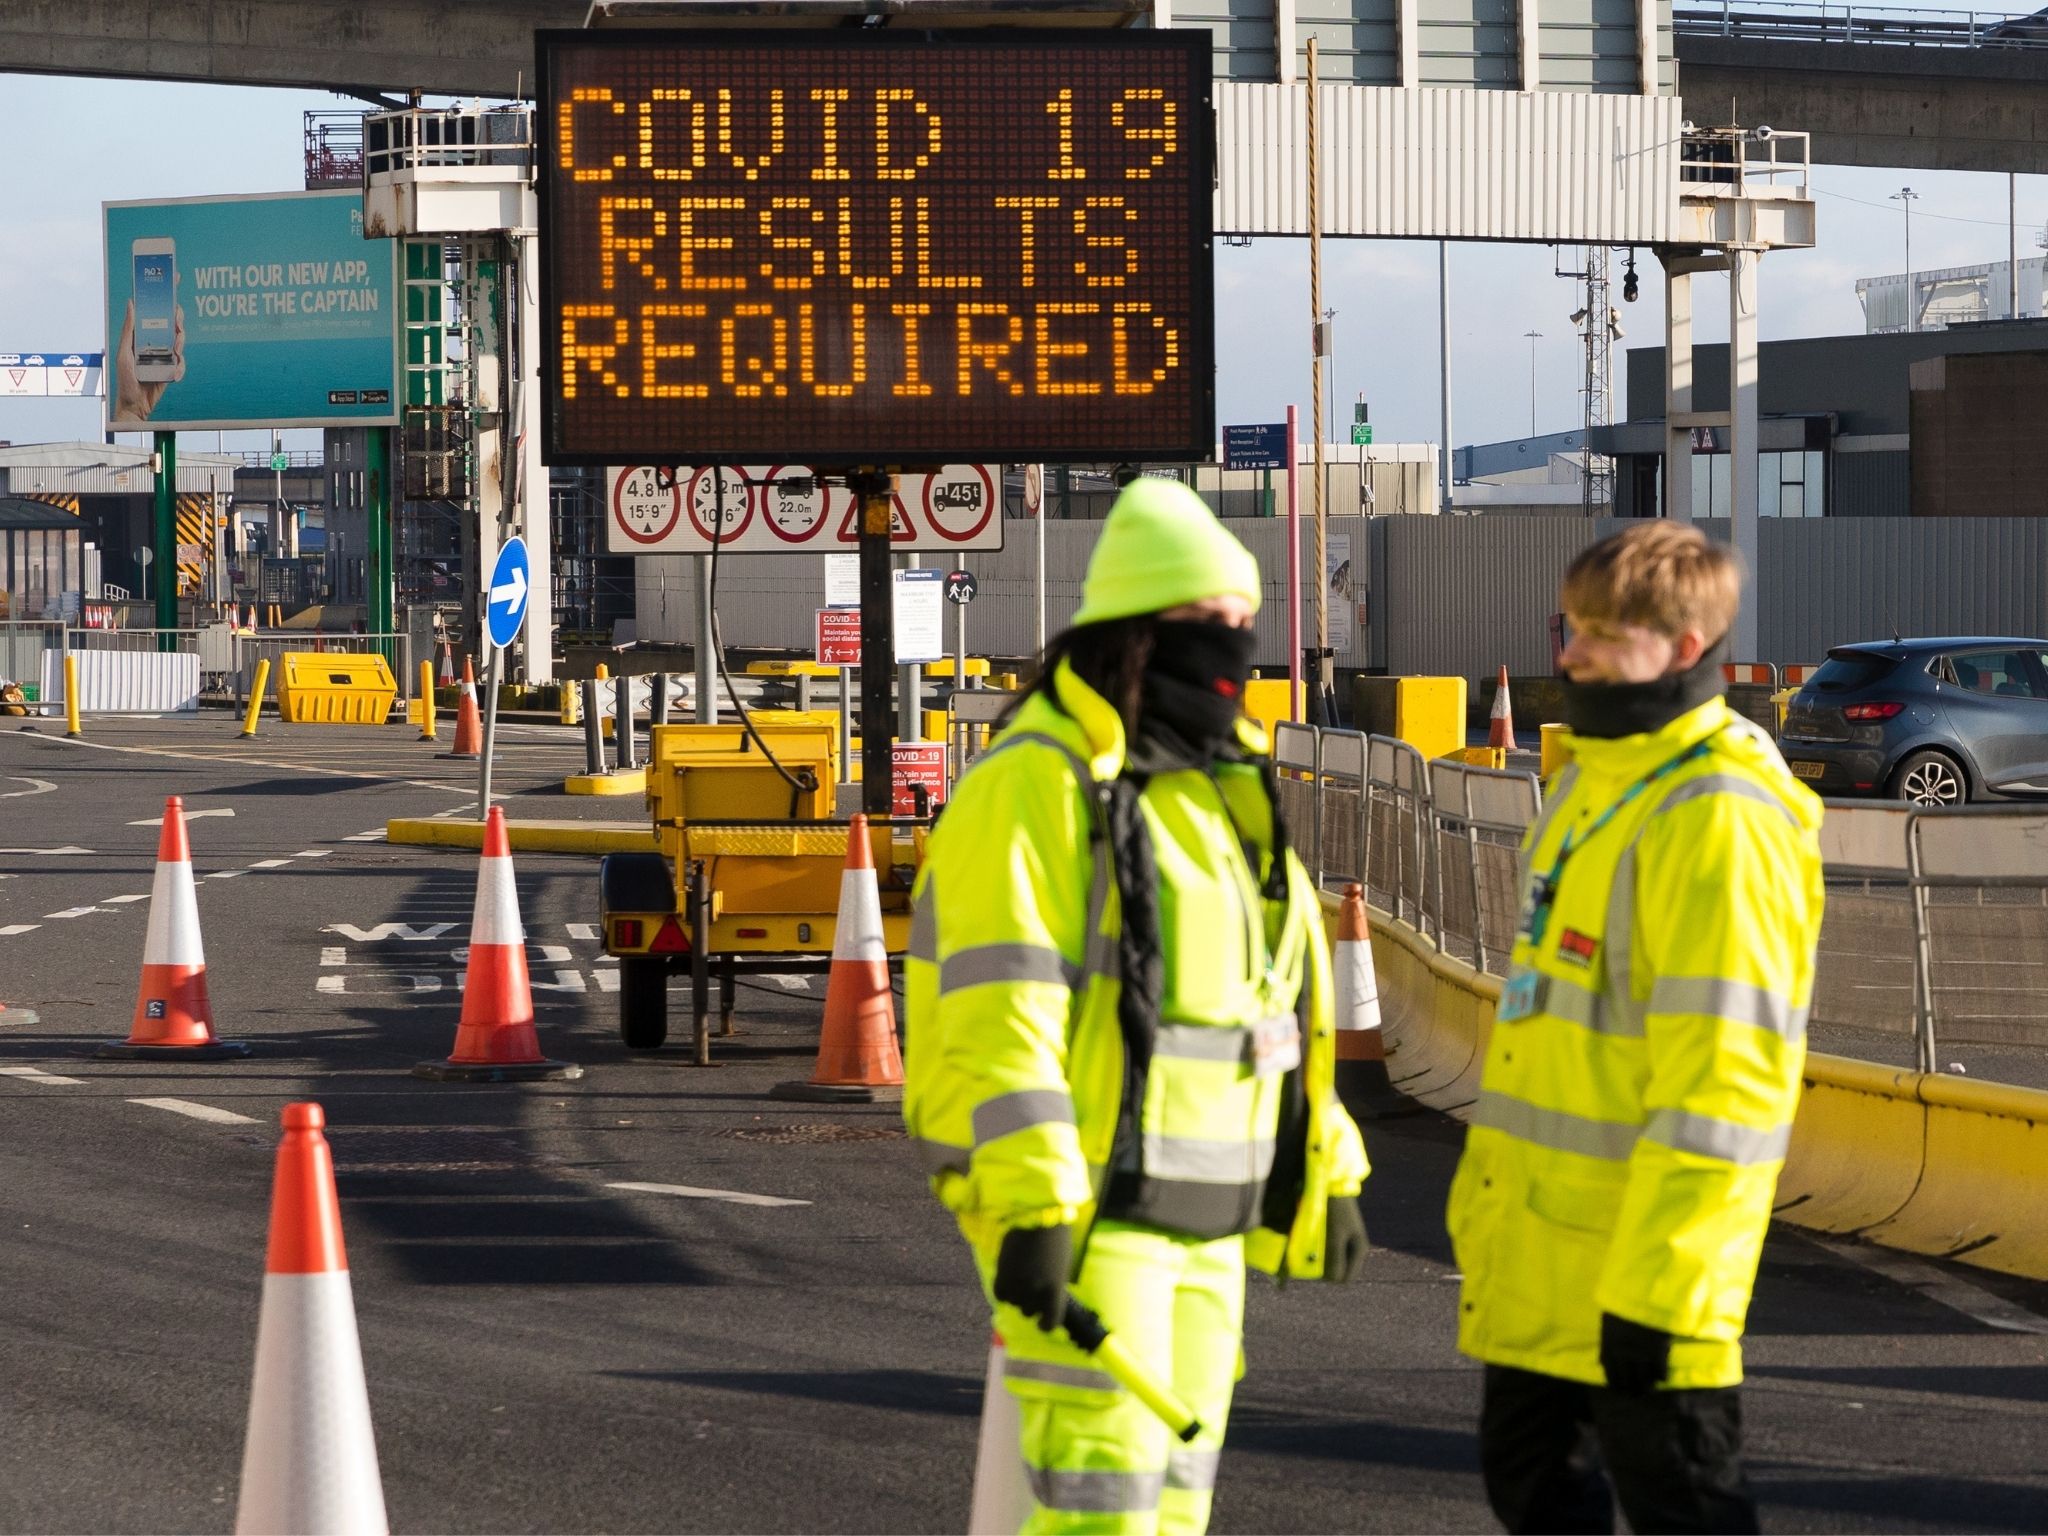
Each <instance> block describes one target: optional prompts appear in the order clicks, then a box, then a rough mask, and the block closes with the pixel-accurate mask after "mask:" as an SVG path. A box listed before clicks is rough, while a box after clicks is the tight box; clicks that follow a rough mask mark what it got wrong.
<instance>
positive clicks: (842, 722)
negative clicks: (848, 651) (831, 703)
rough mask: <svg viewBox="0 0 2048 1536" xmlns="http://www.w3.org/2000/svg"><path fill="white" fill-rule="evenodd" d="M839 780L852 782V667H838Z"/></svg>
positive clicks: (845, 782) (847, 782) (846, 782)
mask: <svg viewBox="0 0 2048 1536" xmlns="http://www.w3.org/2000/svg"><path fill="white" fill-rule="evenodd" d="M839 782H840V783H841V784H851V783H852V782H853V668H851V667H841V668H840V669H839Z"/></svg>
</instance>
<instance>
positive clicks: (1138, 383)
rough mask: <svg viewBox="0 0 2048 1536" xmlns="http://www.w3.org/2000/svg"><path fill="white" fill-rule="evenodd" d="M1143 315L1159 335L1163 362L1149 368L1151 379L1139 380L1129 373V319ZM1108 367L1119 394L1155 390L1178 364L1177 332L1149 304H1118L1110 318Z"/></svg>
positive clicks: (1147, 392) (1149, 392) (1178, 341)
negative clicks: (1154, 312) (1159, 365)
mask: <svg viewBox="0 0 2048 1536" xmlns="http://www.w3.org/2000/svg"><path fill="white" fill-rule="evenodd" d="M1138 317H1142V318H1143V319H1144V320H1146V321H1149V322H1150V323H1151V326H1152V329H1153V330H1154V331H1156V332H1159V333H1160V334H1161V336H1162V339H1163V343H1164V345H1163V346H1162V349H1161V351H1162V357H1163V365H1162V366H1161V367H1158V368H1154V369H1153V370H1152V374H1151V377H1150V378H1147V379H1139V378H1135V377H1133V376H1132V373H1131V330H1130V327H1131V321H1132V319H1133V318H1138ZM1109 324H1110V336H1111V341H1110V370H1111V373H1112V375H1113V377H1114V379H1115V388H1116V392H1117V393H1118V394H1120V395H1149V394H1151V393H1152V391H1153V390H1155V389H1157V388H1158V387H1159V385H1160V383H1161V382H1162V381H1163V380H1164V379H1165V378H1166V376H1167V374H1169V373H1171V372H1172V371H1173V370H1174V369H1176V368H1178V367H1179V366H1180V332H1178V331H1176V330H1174V329H1173V327H1171V326H1170V325H1168V324H1167V323H1166V321H1165V320H1164V319H1163V318H1161V317H1160V316H1158V315H1155V314H1153V313H1152V306H1151V305H1150V304H1138V303H1130V304H1119V305H1117V306H1116V311H1115V313H1114V314H1113V315H1112V316H1111V317H1110V322H1109Z"/></svg>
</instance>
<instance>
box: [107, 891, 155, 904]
mask: <svg viewBox="0 0 2048 1536" xmlns="http://www.w3.org/2000/svg"><path fill="white" fill-rule="evenodd" d="M147 900H149V892H147V891H138V892H136V894H135V895H133V896H102V897H101V898H100V905H101V906H103V907H119V906H124V905H126V904H127V903H128V902H131V901H147Z"/></svg>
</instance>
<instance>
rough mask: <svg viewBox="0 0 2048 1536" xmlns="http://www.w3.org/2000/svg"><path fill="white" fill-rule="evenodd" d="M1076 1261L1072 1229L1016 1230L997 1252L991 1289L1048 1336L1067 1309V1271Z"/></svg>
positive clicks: (1002, 1300) (1001, 1299)
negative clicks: (1074, 1260)
mask: <svg viewBox="0 0 2048 1536" xmlns="http://www.w3.org/2000/svg"><path fill="white" fill-rule="evenodd" d="M1073 1259H1074V1231H1073V1228H1071V1227H1013V1228H1012V1229H1011V1230H1010V1231H1008V1232H1005V1233H1004V1234H1003V1246H1002V1247H1001V1248H999V1249H998V1250H996V1276H995V1281H994V1284H993V1285H992V1287H991V1289H992V1290H993V1291H994V1292H995V1298H996V1300H997V1301H1001V1302H1007V1303H1008V1304H1009V1305H1011V1306H1013V1307H1015V1308H1016V1309H1017V1310H1018V1311H1019V1312H1022V1313H1023V1314H1024V1315H1025V1316H1026V1317H1028V1318H1031V1319H1032V1320H1034V1321H1035V1322H1036V1323H1037V1324H1038V1326H1039V1327H1040V1328H1043V1329H1044V1330H1045V1331H1046V1332H1047V1333H1051V1332H1052V1331H1053V1329H1055V1328H1057V1327H1058V1326H1059V1324H1060V1316H1061V1314H1062V1313H1063V1312H1065V1311H1066V1305H1067V1269H1068V1266H1069V1265H1071V1264H1072V1263H1073Z"/></svg>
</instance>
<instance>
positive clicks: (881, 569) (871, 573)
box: [847, 469, 896, 816]
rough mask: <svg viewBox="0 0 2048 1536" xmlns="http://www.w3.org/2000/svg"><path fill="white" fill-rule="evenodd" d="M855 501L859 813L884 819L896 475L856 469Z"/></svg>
mask: <svg viewBox="0 0 2048 1536" xmlns="http://www.w3.org/2000/svg"><path fill="white" fill-rule="evenodd" d="M847 481H848V484H850V485H851V486H852V488H853V494H854V496H855V497H856V498H858V500H859V503H860V725H861V753H860V763H861V769H860V771H861V789H860V800H861V809H862V810H864V811H865V812H867V814H868V815H870V816H887V815H889V814H890V808H891V806H892V805H893V803H894V796H893V795H892V793H891V791H890V779H891V777H892V773H893V756H892V754H891V752H890V748H891V747H892V746H894V745H895V723H896V722H895V711H894V710H893V709H892V708H891V707H890V698H889V684H890V681H891V677H892V672H893V667H894V662H895V656H894V652H895V648H896V615H895V609H894V606H893V605H894V602H895V595H896V594H895V577H894V568H893V566H892V564H891V562H890V559H889V523H890V515H889V514H890V506H889V497H890V491H891V489H892V487H893V485H894V483H895V476H893V475H890V474H888V473H886V472H883V471H880V470H871V469H869V470H858V471H856V472H855V473H853V474H852V475H849V476H848V477H847Z"/></svg>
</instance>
